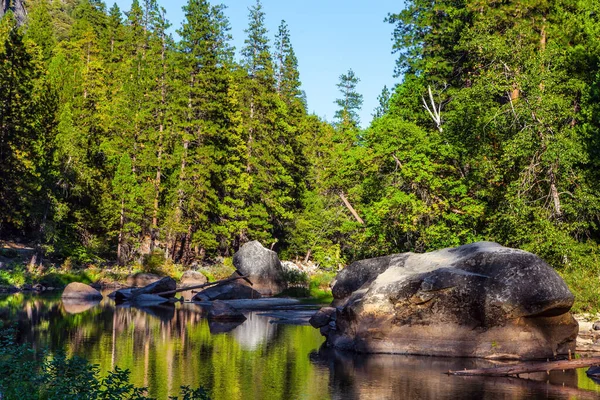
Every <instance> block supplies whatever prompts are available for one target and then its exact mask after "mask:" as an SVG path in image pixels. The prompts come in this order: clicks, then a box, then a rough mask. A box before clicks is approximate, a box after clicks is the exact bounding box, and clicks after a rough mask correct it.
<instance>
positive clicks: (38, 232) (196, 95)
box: [0, 0, 600, 297]
mask: <svg viewBox="0 0 600 400" xmlns="http://www.w3.org/2000/svg"><path fill="white" fill-rule="evenodd" d="M26 6H27V9H28V12H27V18H26V21H25V23H24V24H19V23H18V22H17V19H16V18H15V17H14V14H13V13H12V12H10V11H8V12H7V13H6V14H5V15H4V17H3V18H2V20H1V23H0V82H1V88H2V90H1V91H0V238H3V239H9V238H13V239H14V238H19V239H20V240H23V241H27V242H29V243H32V244H33V245H35V247H36V249H37V250H38V251H37V257H38V259H37V260H36V262H41V258H43V257H53V258H55V259H58V260H60V259H65V258H67V257H69V258H71V260H73V261H74V262H77V263H80V264H85V263H91V262H98V261H100V260H109V261H110V260H116V261H117V262H118V263H120V264H127V263H129V262H131V261H133V260H136V259H139V257H141V256H142V255H144V254H149V253H152V252H160V253H161V254H164V256H165V258H167V259H171V260H173V261H174V262H177V263H182V264H190V263H192V262H194V261H204V260H211V259H214V258H215V257H217V256H227V255H231V254H232V253H233V252H234V251H235V250H236V249H237V248H239V246H240V245H241V244H243V243H245V242H246V241H249V240H253V239H258V240H260V241H261V242H262V243H263V244H265V246H269V247H273V248H274V249H276V250H277V251H279V252H281V253H282V254H284V256H286V257H289V258H300V259H305V258H306V259H312V260H314V261H316V262H317V263H319V264H320V265H322V266H324V267H336V266H339V265H344V264H345V263H347V262H349V261H351V260H353V259H356V258H360V257H368V256H376V255H382V254H387V253H392V252H403V251H416V252H422V251H427V250H432V249H437V248H441V247H447V246H455V245H459V244H464V243H468V242H473V241H476V240H494V241H497V242H499V243H501V244H504V245H507V246H513V247H518V248H522V249H525V250H528V251H532V252H534V253H536V254H538V255H540V256H542V257H543V258H545V259H546V260H547V261H548V262H550V263H551V264H552V265H553V266H554V267H556V268H557V269H558V270H559V271H560V272H561V273H563V276H565V277H567V280H568V281H569V283H570V285H571V287H572V288H574V289H576V291H579V290H584V289H585V291H586V293H587V294H588V295H589V296H591V297H592V296H596V295H598V294H600V289H597V288H595V286H596V285H594V282H596V281H597V280H598V274H599V273H600V267H599V266H598V255H599V254H598V253H599V248H598V241H599V240H600V226H599V225H598V224H599V223H600V218H599V217H600V179H599V178H600V176H599V174H600V165H599V164H600V158H599V157H598V155H599V153H600V133H599V132H598V130H599V129H600V40H599V39H600V3H598V2H590V1H571V0H512V1H487V0H486V1H482V0H440V1H435V2H432V1H429V0H410V1H407V2H406V4H405V8H404V9H403V10H390V14H389V15H388V17H387V19H386V22H387V23H390V24H393V26H394V34H393V39H394V41H393V43H394V45H393V49H390V50H391V51H394V52H396V54H397V55H398V62H397V68H396V75H397V78H398V79H399V81H400V82H401V83H399V84H398V85H396V87H394V88H392V89H388V88H383V91H382V94H381V96H380V98H379V100H380V106H379V107H378V108H377V109H376V110H374V114H373V116H374V119H373V122H372V123H371V124H370V126H369V127H367V128H366V129H361V128H360V124H359V121H358V116H357V111H358V110H359V109H360V108H361V105H362V96H361V95H360V94H359V93H357V92H356V84H357V82H358V77H357V76H356V75H355V74H354V73H353V72H352V70H349V71H348V72H347V73H345V74H342V75H341V76H340V82H339V83H338V87H339V89H340V98H339V99H338V100H337V101H336V103H337V104H338V106H339V110H338V112H337V113H336V116H335V121H333V122H327V121H323V120H321V119H319V118H318V117H316V116H314V115H310V114H309V113H308V112H307V106H306V99H305V96H304V94H303V92H302V90H301V81H300V74H299V71H298V67H297V65H298V60H297V58H296V56H295V54H294V50H293V47H292V42H293V40H292V37H291V34H290V32H289V30H288V28H287V26H286V24H285V22H284V21H282V23H281V25H280V28H279V30H278V32H276V35H275V36H274V37H273V38H271V37H269V34H268V32H267V30H266V28H265V18H266V16H265V13H264V11H263V9H262V6H261V4H260V2H259V1H257V3H256V5H255V6H253V7H251V8H250V10H249V23H248V27H247V30H246V33H247V37H246V40H245V47H244V48H243V49H242V51H241V55H242V56H241V59H239V60H238V59H236V57H235V52H234V49H233V48H232V46H231V43H230V42H231V37H230V34H229V23H228V20H227V16H226V15H227V10H226V9H225V8H224V7H223V6H220V5H211V4H210V3H209V2H208V1H203V0H189V2H188V4H187V5H186V6H185V7H184V11H185V20H184V22H183V24H182V25H181V27H179V28H178V29H177V33H178V39H177V40H175V39H174V38H173V36H172V35H171V34H169V32H170V30H169V27H170V24H169V22H168V20H167V17H166V15H165V12H164V10H163V9H162V8H161V7H160V6H159V4H158V3H157V1H156V0H144V1H142V4H140V2H139V1H138V0H134V1H133V4H132V6H131V9H130V10H128V11H126V12H125V13H123V12H122V11H121V10H119V9H118V7H117V6H116V5H115V6H113V7H112V8H110V9H108V10H107V8H106V6H105V5H104V4H103V3H102V2H101V1H98V0H53V1H50V0H31V1H29V2H27V3H26ZM380 40H389V38H385V37H384V38H381V39H380ZM346 68H348V66H345V67H344V68H343V69H346ZM333 84H335V82H332V85H333Z"/></svg>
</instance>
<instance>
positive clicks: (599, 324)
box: [592, 321, 600, 331]
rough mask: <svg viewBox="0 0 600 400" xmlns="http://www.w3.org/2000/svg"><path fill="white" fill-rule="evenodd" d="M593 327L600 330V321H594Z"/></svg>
mask: <svg viewBox="0 0 600 400" xmlns="http://www.w3.org/2000/svg"><path fill="white" fill-rule="evenodd" d="M592 329H593V330H595V331H600V321H596V322H594V325H592Z"/></svg>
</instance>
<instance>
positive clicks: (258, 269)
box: [233, 240, 287, 296]
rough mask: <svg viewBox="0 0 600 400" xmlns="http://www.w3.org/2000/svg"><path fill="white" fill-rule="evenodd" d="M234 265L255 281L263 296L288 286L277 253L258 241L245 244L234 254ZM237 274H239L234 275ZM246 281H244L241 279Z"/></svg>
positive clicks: (256, 288) (280, 290) (278, 291)
mask: <svg viewBox="0 0 600 400" xmlns="http://www.w3.org/2000/svg"><path fill="white" fill-rule="evenodd" d="M233 265H234V266H235V267H236V268H237V270H238V271H239V272H240V273H241V274H242V275H244V276H247V277H248V279H250V281H251V282H252V283H253V285H254V286H252V288H253V289H254V290H256V291H258V292H260V294H262V295H263V296H274V295H276V294H279V293H281V292H282V291H283V290H285V289H286V288H287V283H286V280H285V274H284V271H283V267H282V266H281V262H280V261H279V257H277V253H275V252H274V251H272V250H269V249H266V248H264V247H263V246H262V245H261V244H260V243H259V242H258V241H256V240H255V241H252V242H248V243H246V244H244V245H243V246H242V247H241V248H240V249H239V250H238V251H237V252H236V253H235V254H234V255H233ZM233 276H237V275H235V274H234V275H233ZM240 282H241V283H244V281H240Z"/></svg>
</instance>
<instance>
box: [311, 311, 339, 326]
mask: <svg viewBox="0 0 600 400" xmlns="http://www.w3.org/2000/svg"><path fill="white" fill-rule="evenodd" d="M335 311H336V310H335V308H334V307H323V308H321V309H320V310H319V311H317V312H316V313H315V314H314V315H313V316H312V317H310V320H309V321H308V322H310V324H311V325H312V326H313V327H315V328H320V327H322V326H325V325H327V324H329V320H330V319H331V316H332V315H334V314H335Z"/></svg>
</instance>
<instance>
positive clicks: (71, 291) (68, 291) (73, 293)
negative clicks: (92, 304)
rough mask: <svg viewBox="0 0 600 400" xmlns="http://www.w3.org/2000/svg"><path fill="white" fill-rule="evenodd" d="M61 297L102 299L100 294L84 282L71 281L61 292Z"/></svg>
mask: <svg viewBox="0 0 600 400" xmlns="http://www.w3.org/2000/svg"><path fill="white" fill-rule="evenodd" d="M62 298H63V299H77V300H102V294H101V293H100V292H99V291H97V290H96V289H94V288H93V287H91V286H89V285H86V284H85V283H79V282H71V283H69V284H68V285H67V287H66V288H65V290H64V291H63V293H62Z"/></svg>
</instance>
